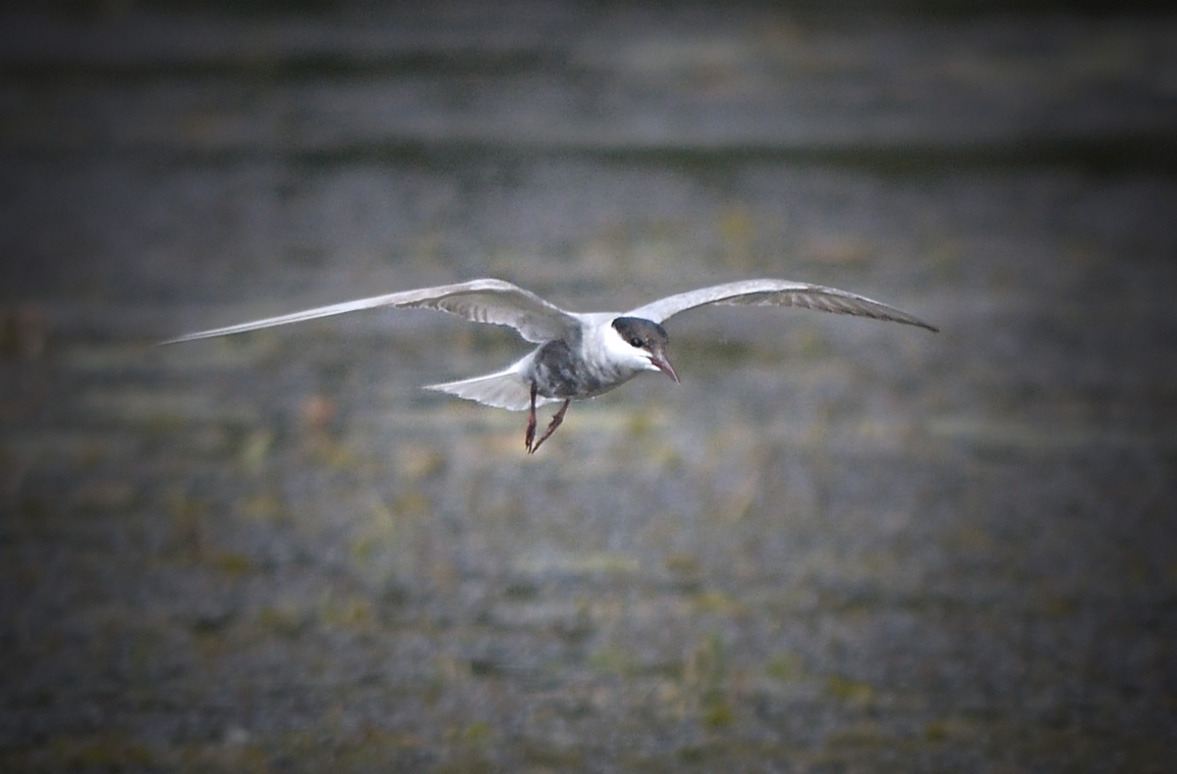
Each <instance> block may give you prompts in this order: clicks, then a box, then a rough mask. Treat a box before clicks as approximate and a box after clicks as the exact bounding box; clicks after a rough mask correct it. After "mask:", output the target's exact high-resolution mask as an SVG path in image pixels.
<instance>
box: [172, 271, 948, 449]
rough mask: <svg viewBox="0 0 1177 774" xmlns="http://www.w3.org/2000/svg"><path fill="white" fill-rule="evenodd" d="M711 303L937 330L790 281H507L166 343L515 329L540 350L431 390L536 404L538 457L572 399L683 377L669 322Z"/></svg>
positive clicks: (839, 293) (369, 301)
mask: <svg viewBox="0 0 1177 774" xmlns="http://www.w3.org/2000/svg"><path fill="white" fill-rule="evenodd" d="M709 304H726V305H737V306H793V307H802V308H805V309H816V310H819V311H823V312H834V313H836V314H849V315H856V316H859V317H869V318H872V319H875V320H888V321H891V322H897V323H905V324H907V325H915V326H918V327H920V328H926V329H927V330H930V331H933V332H935V331H936V330H937V329H936V328H935V327H934V326H932V325H929V324H928V323H926V322H924V321H923V320H921V319H919V318H918V317H915V316H914V315H911V314H908V313H907V312H904V311H902V310H899V309H896V308H895V307H892V306H888V305H886V304H883V303H880V302H878V301H873V300H871V299H869V298H865V297H864V296H860V295H857V294H855V293H849V292H847V291H845V290H837V289H835V288H828V287H823V286H821V285H811V284H808V283H804V282H791V281H789V280H780V279H752V280H743V281H739V282H729V283H725V284H722V285H712V286H710V287H705V288H698V289H697V290H688V291H686V292H685V293H678V294H676V295H673V296H667V297H666V298H660V299H658V300H657V301H651V302H650V303H648V304H645V305H644V306H639V307H637V308H636V309H631V310H629V311H628V312H584V313H582V312H570V311H568V310H566V309H561V308H560V307H558V306H555V305H554V304H551V303H549V302H548V301H545V300H544V299H542V298H540V297H539V296H537V295H536V294H534V293H532V292H531V291H529V290H524V289H523V288H521V287H519V286H517V285H514V284H512V283H510V282H506V281H504V280H499V279H476V280H470V281H468V282H459V283H456V284H453V285H441V286H438V287H433V288H420V289H418V290H406V291H402V292H399V293H388V294H385V295H380V296H372V297H371V298H361V299H357V300H354V301H345V302H343V303H340V304H331V305H329V306H319V307H315V308H314V309H306V310H303V311H301V312H293V313H291V314H284V315H279V316H278V317H267V318H265V319H264V320H254V321H252V322H246V323H240V324H238V325H229V326H226V327H224V328H213V329H210V330H205V331H197V332H195V333H188V334H185V335H182V336H177V337H176V338H173V339H168V340H167V341H164V342H162V343H163V344H177V343H179V342H184V341H193V340H196V339H207V338H212V337H214V336H229V335H231V334H235V333H244V332H245V331H253V330H257V329H259V328H271V327H274V326H276V325H287V324H289V323H295V322H302V321H304V320H314V319H317V318H320V317H329V316H332V315H337V314H344V313H346V312H355V311H358V310H361V309H372V308H375V307H393V308H398V309H410V308H416V309H436V310H438V311H442V312H449V313H450V314H455V315H458V316H460V317H464V318H466V319H467V320H470V321H472V322H479V323H490V324H494V325H508V326H510V327H512V328H514V329H515V330H516V331H517V332H518V333H519V335H520V336H522V337H523V338H524V339H525V340H526V341H529V342H532V343H534V344H538V345H539V346H538V347H536V348H535V349H534V350H532V351H531V352H530V353H529V354H527V355H525V356H524V357H522V358H521V359H519V360H517V361H516V362H515V363H513V364H511V365H510V366H508V367H507V368H505V369H503V370H502V371H496V372H495V373H492V374H487V375H485V376H476V377H474V378H473V379H463V380H461V381H456V382H445V383H443V384H432V385H428V386H426V388H425V389H429V390H439V391H441V392H446V393H449V394H451V395H456V396H457V397H459V398H465V399H466V400H472V401H477V402H478V403H481V404H484V405H487V406H495V407H498V408H504V409H510V410H512V411H524V410H526V411H527V412H528V415H527V431H526V433H525V434H524V446H525V447H526V449H527V452H528V453H529V454H534V453H535V451H536V450H537V449H539V447H540V445H541V444H542V443H543V442H544V441H546V440H547V439H548V438H549V437H550V436H551V435H552V433H554V432H555V431H556V428H557V427H559V426H560V423H561V422H563V421H564V414H565V412H567V411H568V406H569V404H570V403H571V402H572V401H574V400H585V399H587V398H595V397H597V396H598V395H601V394H603V393H606V392H608V391H609V390H612V389H613V388H615V387H619V386H620V385H622V384H624V383H626V382H627V381H629V380H630V379H632V378H633V377H635V376H637V375H638V374H640V373H642V372H643V371H661V372H662V373H664V374H666V375H667V376H668V377H670V378H671V379H673V380H674V381H675V382H678V381H679V378H678V374H677V373H676V372H675V370H674V366H672V365H671V364H670V360H668V359H667V356H666V347H667V344H668V343H669V341H670V337H669V335H668V334H667V333H666V329H665V328H663V327H662V323H664V322H665V321H666V320H668V319H670V318H671V317H673V316H674V315H676V314H679V313H680V312H685V311H687V310H688V309H694V308H696V307H700V306H707V305H709ZM558 401H563V405H561V406H560V408H559V409H558V410H557V411H556V413H555V414H554V415H553V416H552V419H551V422H550V423H549V424H548V426H547V429H546V430H544V432H543V434H542V435H541V436H540V437H539V438H538V439H536V437H535V431H536V414H535V409H536V406H542V405H544V404H547V403H555V402H558Z"/></svg>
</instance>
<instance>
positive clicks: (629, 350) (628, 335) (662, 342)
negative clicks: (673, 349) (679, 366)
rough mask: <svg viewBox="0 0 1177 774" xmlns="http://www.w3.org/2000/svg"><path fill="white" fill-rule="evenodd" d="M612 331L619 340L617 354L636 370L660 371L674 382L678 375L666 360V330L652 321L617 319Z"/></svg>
mask: <svg viewBox="0 0 1177 774" xmlns="http://www.w3.org/2000/svg"><path fill="white" fill-rule="evenodd" d="M613 330H614V331H616V332H617V335H618V336H619V337H620V338H621V342H622V345H621V349H620V352H619V354H622V355H626V356H628V358H629V359H630V360H631V362H633V363H634V366H635V367H636V368H641V369H644V370H646V371H661V372H662V373H664V374H666V375H667V376H669V377H670V378H671V379H673V380H674V381H676V382H677V381H678V374H676V373H675V372H674V366H672V365H670V361H669V360H667V359H666V345H667V344H668V343H669V342H670V336H668V335H667V334H666V329H665V328H663V327H662V326H661V325H659V324H658V323H656V322H654V321H653V320H644V319H642V318H640V317H618V318H615V319H614V320H613Z"/></svg>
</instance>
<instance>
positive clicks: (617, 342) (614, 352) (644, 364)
mask: <svg viewBox="0 0 1177 774" xmlns="http://www.w3.org/2000/svg"><path fill="white" fill-rule="evenodd" d="M605 348H606V349H607V350H608V351H609V356H610V358H611V359H612V360H613V361H614V362H616V363H620V364H622V365H624V366H626V367H627V368H632V369H634V370H639V371H657V370H658V366H656V365H654V364H653V363H652V362H651V361H650V354H649V353H648V352H646V350H644V349H640V348H638V347H634V346H631V345H630V343H629V342H628V341H626V340H625V339H623V338H621V336H620V335H619V334H618V333H617V331H615V330H613V329H610V330H609V332H608V334H607V335H606V336H605Z"/></svg>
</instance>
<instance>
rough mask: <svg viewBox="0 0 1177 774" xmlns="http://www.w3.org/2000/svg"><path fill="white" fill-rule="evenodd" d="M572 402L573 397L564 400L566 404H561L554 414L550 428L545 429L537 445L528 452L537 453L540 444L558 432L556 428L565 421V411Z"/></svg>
mask: <svg viewBox="0 0 1177 774" xmlns="http://www.w3.org/2000/svg"><path fill="white" fill-rule="evenodd" d="M571 402H572V398H569V399H568V400H566V401H564V405H563V406H561V407H560V410H559V411H557V412H556V413H555V415H553V416H552V421H551V423H549V424H548V429H547V430H544V434H543V435H541V436H540V437H539V440H538V441H536V442H535V446H532V447H531V448H530V449H528V450H527V453H528V454H535V450H536V449H538V448H539V445H540V444H541V443H543V442H544V441H546V440H548V436H549V435H551V434H552V433H554V432H556V428H557V427H559V426H560V423H561V422H563V421H564V412H565V411H567V410H568V404H569V403H571Z"/></svg>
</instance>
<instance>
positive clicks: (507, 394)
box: [425, 366, 553, 411]
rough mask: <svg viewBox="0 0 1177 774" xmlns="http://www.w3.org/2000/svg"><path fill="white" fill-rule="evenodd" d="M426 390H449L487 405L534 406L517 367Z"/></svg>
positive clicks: (539, 401) (545, 400)
mask: <svg viewBox="0 0 1177 774" xmlns="http://www.w3.org/2000/svg"><path fill="white" fill-rule="evenodd" d="M425 389H427V390H437V391H439V392H448V393H449V394H450V395H456V396H458V397H459V398H465V399H466V400H473V401H477V402H479V403H482V404H484V405H487V406H494V407H496V408H504V409H510V410H511V411H526V410H527V409H528V407H530V406H531V385H530V384H528V383H527V382H526V381H525V380H524V379H523V377H522V376H521V375H520V374H519V371H518V369H517V367H516V366H511V367H510V368H508V369H506V370H505V371H499V372H498V373H493V374H487V375H486V376H476V377H474V378H473V379H463V380H461V381H459V382H445V383H444V384H429V385H426V386H425ZM552 400H553V399H552V398H542V397H541V398H537V399H536V405H542V404H544V403H551V402H552Z"/></svg>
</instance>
